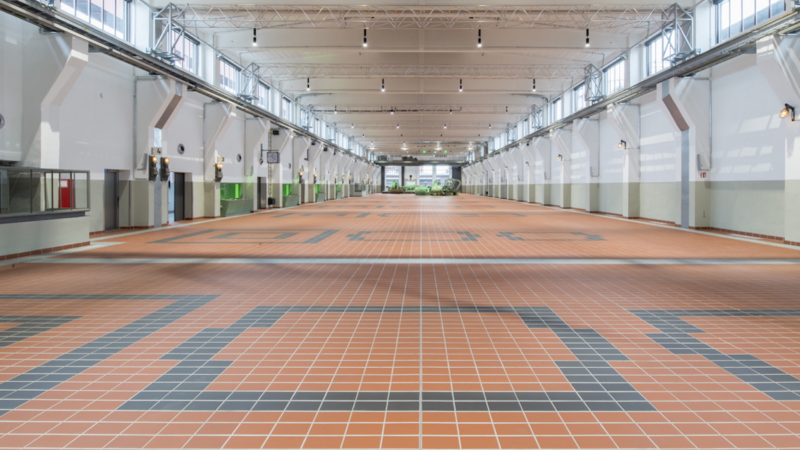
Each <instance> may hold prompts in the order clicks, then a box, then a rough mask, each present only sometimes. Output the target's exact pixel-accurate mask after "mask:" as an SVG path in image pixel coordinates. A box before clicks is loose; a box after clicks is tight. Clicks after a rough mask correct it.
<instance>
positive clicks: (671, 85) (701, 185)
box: [657, 78, 711, 228]
mask: <svg viewBox="0 0 800 450" xmlns="http://www.w3.org/2000/svg"><path fill="white" fill-rule="evenodd" d="M710 83H711V82H710V81H708V80H695V79H692V78H681V79H678V78H671V79H669V80H667V81H664V82H662V83H660V84H659V85H658V94H657V97H658V99H659V105H661V107H662V109H664V110H665V112H666V113H667V116H668V117H670V118H671V119H672V120H670V123H672V125H673V127H674V128H675V130H676V131H678V132H679V133H680V136H681V137H680V142H681V149H680V150H681V151H680V168H681V171H680V173H681V178H680V181H681V215H680V217H681V227H683V228H707V227H709V226H710V224H711V214H710V212H711V208H710V207H711V193H710V189H709V184H710V182H709V181H708V179H703V178H701V177H700V174H701V172H705V171H707V170H709V169H710V168H711V134H710V128H711V127H710V125H709V117H710V114H711V101H710V96H711V88H710Z"/></svg>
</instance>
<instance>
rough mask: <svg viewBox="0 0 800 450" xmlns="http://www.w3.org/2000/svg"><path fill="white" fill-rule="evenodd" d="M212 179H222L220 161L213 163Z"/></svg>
mask: <svg viewBox="0 0 800 450" xmlns="http://www.w3.org/2000/svg"><path fill="white" fill-rule="evenodd" d="M214 181H222V163H216V164H214Z"/></svg>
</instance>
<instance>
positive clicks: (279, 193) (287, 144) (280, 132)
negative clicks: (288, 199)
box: [267, 128, 292, 208]
mask: <svg viewBox="0 0 800 450" xmlns="http://www.w3.org/2000/svg"><path fill="white" fill-rule="evenodd" d="M276 131H277V134H275V132H276ZM270 133H272V139H270V150H271V151H273V152H278V156H279V158H280V163H279V164H269V165H268V167H269V173H270V179H269V180H268V181H267V182H268V183H269V197H271V198H272V199H273V200H274V202H275V203H274V205H273V206H275V207H276V208H283V206H284V205H283V183H284V182H288V180H289V174H288V169H286V167H288V165H289V164H291V163H292V150H291V149H292V146H291V143H292V138H291V137H290V136H291V133H290V132H289V130H286V129H283V128H278V129H277V130H271V131H270Z"/></svg>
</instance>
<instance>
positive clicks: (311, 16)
mask: <svg viewBox="0 0 800 450" xmlns="http://www.w3.org/2000/svg"><path fill="white" fill-rule="evenodd" d="M671 7H672V5H669V4H661V5H614V4H609V5H531V6H501V5H497V6H423V5H408V6H366V5H230V4H177V5H176V4H172V3H171V4H169V5H167V7H165V8H164V9H163V10H161V11H160V12H159V13H158V16H161V17H164V18H166V17H168V16H171V18H172V20H173V21H174V23H176V24H177V25H180V26H183V27H187V28H223V29H238V28H245V29H247V28H334V29H337V28H389V29H403V28H406V29H408V28H411V29H420V28H424V29H437V28H438V29H478V28H482V27H483V28H605V29H614V30H627V29H631V28H657V27H660V26H663V25H666V24H667V23H669V9H670V8H671Z"/></svg>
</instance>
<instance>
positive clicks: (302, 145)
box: [290, 136, 311, 205]
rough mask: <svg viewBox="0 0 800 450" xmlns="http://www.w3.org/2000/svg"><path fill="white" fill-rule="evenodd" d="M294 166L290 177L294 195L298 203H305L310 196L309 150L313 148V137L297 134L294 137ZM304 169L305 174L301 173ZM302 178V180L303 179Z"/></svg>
mask: <svg viewBox="0 0 800 450" xmlns="http://www.w3.org/2000/svg"><path fill="white" fill-rule="evenodd" d="M291 147H292V167H291V170H290V179H291V183H292V196H293V199H294V197H296V199H297V204H298V205H299V204H302V203H305V202H306V201H307V200H306V198H307V196H308V178H309V176H311V174H310V173H309V172H310V171H309V164H308V160H307V159H308V152H309V148H311V138H309V137H307V136H295V137H294V139H292V145H291ZM301 171H302V173H303V175H302V176H301V175H300V172H301ZM301 179H302V180H301Z"/></svg>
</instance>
